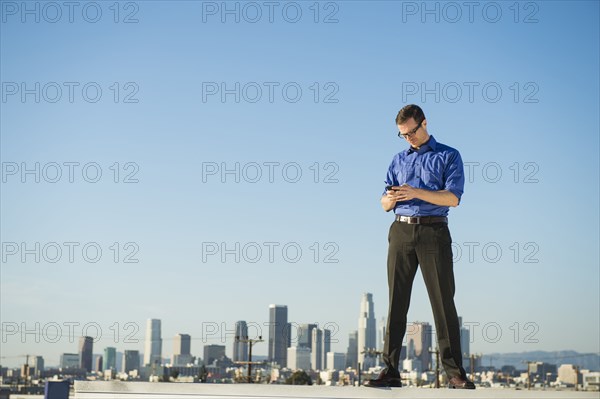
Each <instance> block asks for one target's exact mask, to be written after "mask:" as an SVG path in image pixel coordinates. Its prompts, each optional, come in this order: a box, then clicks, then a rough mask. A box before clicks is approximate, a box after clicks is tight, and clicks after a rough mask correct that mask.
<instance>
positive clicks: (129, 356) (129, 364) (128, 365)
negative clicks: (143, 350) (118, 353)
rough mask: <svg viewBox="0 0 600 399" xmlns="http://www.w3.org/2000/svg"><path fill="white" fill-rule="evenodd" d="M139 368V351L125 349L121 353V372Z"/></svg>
mask: <svg viewBox="0 0 600 399" xmlns="http://www.w3.org/2000/svg"><path fill="white" fill-rule="evenodd" d="M139 369H140V352H139V351H133V350H126V351H125V352H124V353H123V372H124V373H129V372H130V371H133V370H139Z"/></svg>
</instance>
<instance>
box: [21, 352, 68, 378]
mask: <svg viewBox="0 0 600 399" xmlns="http://www.w3.org/2000/svg"><path fill="white" fill-rule="evenodd" d="M78 359H79V358H78ZM43 373H44V358H43V357H42V356H31V357H30V358H29V375H31V376H35V377H41V376H42V374H43Z"/></svg>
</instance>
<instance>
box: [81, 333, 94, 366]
mask: <svg viewBox="0 0 600 399" xmlns="http://www.w3.org/2000/svg"><path fill="white" fill-rule="evenodd" d="M93 348H94V339H93V338H92V337H79V368H81V369H84V370H86V371H87V372H88V373H91V372H92V356H93Z"/></svg>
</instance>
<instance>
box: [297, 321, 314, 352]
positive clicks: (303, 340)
mask: <svg viewBox="0 0 600 399" xmlns="http://www.w3.org/2000/svg"><path fill="white" fill-rule="evenodd" d="M315 328H317V325H316V324H300V325H299V326H298V342H297V344H296V346H297V347H299V348H312V332H313V329H315Z"/></svg>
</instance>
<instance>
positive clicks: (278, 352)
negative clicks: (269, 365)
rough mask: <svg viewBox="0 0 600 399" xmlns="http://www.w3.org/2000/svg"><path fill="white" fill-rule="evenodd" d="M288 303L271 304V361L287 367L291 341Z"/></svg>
mask: <svg viewBox="0 0 600 399" xmlns="http://www.w3.org/2000/svg"><path fill="white" fill-rule="evenodd" d="M287 319H288V311H287V306H286V305H269V361H271V362H275V363H277V364H279V365H280V366H281V367H285V366H286V364H287V347H288V343H289V341H290V336H291V334H290V330H289V327H288V321H287Z"/></svg>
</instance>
